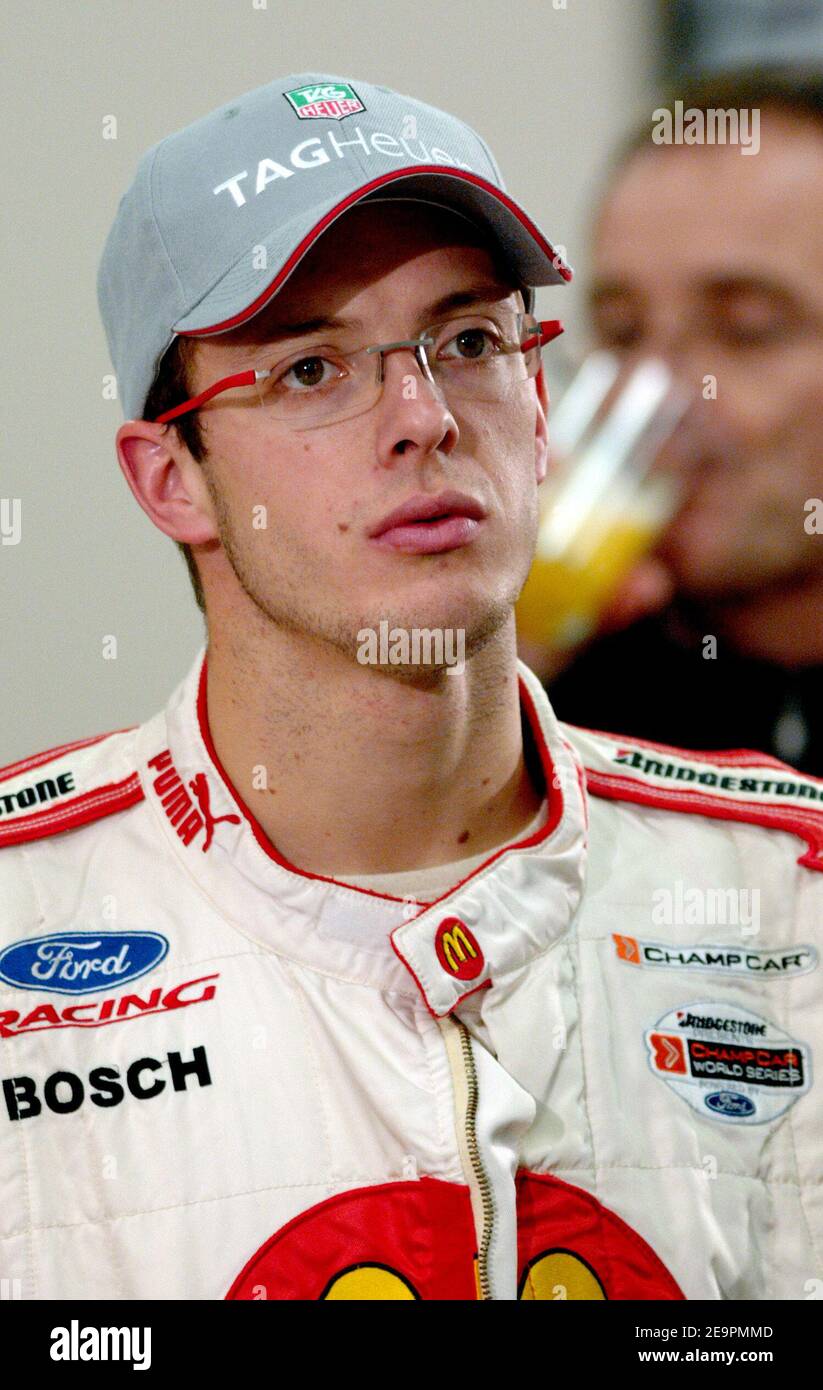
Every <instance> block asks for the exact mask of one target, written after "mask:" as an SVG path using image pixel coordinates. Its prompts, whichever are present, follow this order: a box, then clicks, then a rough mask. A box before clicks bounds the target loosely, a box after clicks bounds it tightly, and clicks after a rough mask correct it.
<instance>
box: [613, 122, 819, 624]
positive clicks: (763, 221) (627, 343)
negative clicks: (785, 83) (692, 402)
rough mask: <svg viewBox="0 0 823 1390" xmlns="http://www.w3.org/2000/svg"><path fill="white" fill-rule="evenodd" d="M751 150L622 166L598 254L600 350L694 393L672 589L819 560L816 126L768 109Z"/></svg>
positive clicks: (662, 154) (672, 533)
mask: <svg viewBox="0 0 823 1390" xmlns="http://www.w3.org/2000/svg"><path fill="white" fill-rule="evenodd" d="M761 132H762V133H761V142H762V143H761V150H760V153H759V154H757V155H747V156H743V155H742V154H741V152H740V150H739V149H738V148H736V147H732V146H727V147H722V146H677V147H662V146H661V147H659V148H657V149H653V150H650V151H648V152H645V151H644V152H643V153H641V154H639V155H637V156H636V157H634V158H632V159H631V160H630V162H629V163H628V165H627V167H626V168H625V169H624V170H623V171H622V172H621V173H620V174H619V175H618V177H617V180H616V183H615V185H614V187H613V188H612V189H611V191H610V193H609V195H608V197H607V199H606V202H605V204H604V206H603V209H602V212H601V215H600V217H599V220H598V224H597V229H596V240H595V247H594V286H593V315H594V325H595V332H596V337H597V340H598V343H599V344H601V345H604V346H608V347H613V348H616V349H618V350H620V351H621V352H623V353H625V354H633V355H638V356H639V355H643V354H649V353H652V354H661V355H663V356H665V357H667V358H668V359H669V360H670V361H674V362H676V363H677V364H679V366H680V367H681V369H682V372H683V375H684V377H685V379H687V380H688V381H689V383H690V384H691V385H692V386H694V387H695V388H696V389H697V391H698V393H699V395H700V393H702V390H703V378H704V377H706V376H708V375H712V376H715V377H716V378H717V399H716V400H714V401H712V400H703V399H702V396H701V397H700V398H699V400H698V405H697V408H696V413H695V417H694V424H695V430H694V435H693V440H692V442H690V443H689V445H688V460H687V462H688V476H689V489H688V494H687V500H686V504H685V506H684V507H683V509H682V511H681V512H680V513H679V515H678V516H677V518H676V519H675V522H674V523H673V525H672V526H671V528H670V530H669V533H668V535H667V536H666V537H665V539H664V542H663V544H662V546H661V553H662V554H663V555H664V557H665V558H667V559H668V561H669V563H670V564H671V566H672V568H673V570H674V572H675V575H676V579H677V583H678V587H679V589H680V590H681V592H685V593H690V594H692V595H695V596H705V597H709V596H713V595H718V596H719V595H723V594H730V593H734V592H735V591H744V592H745V591H747V590H749V589H751V588H757V587H759V586H760V585H762V584H768V583H771V582H774V581H779V580H780V579H782V578H788V577H790V576H794V575H800V574H802V573H803V572H805V571H806V570H808V569H811V568H813V567H814V566H820V565H821V564H823V550H821V547H820V544H819V540H817V538H816V537H815V536H809V535H807V534H806V532H805V531H804V527H803V522H804V521H805V519H806V516H807V514H806V513H805V512H804V510H803V504H804V502H805V501H806V500H807V499H808V498H810V497H814V496H818V497H819V496H820V495H821V490H823V125H818V124H817V123H814V122H811V121H806V120H800V119H798V118H795V117H793V116H789V115H784V114H781V113H778V112H773V111H764V113H763V121H762V127H761Z"/></svg>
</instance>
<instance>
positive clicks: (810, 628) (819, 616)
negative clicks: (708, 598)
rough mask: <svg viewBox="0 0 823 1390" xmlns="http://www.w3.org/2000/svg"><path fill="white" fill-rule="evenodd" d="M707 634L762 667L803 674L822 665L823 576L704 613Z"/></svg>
mask: <svg viewBox="0 0 823 1390" xmlns="http://www.w3.org/2000/svg"><path fill="white" fill-rule="evenodd" d="M703 618H704V620H705V622H706V623H709V624H711V623H713V624H714V626H707V627H706V632H707V633H708V632H714V633H716V634H717V635H718V636H722V637H724V638H725V639H726V641H728V642H729V643H731V645H732V646H733V647H734V648H735V649H736V650H737V651H739V652H741V653H745V654H746V655H747V656H750V657H752V658H754V659H755V660H759V661H766V662H770V663H773V664H774V665H776V666H785V667H787V668H788V669H800V668H802V667H808V666H818V665H820V664H821V663H823V574H821V573H820V572H817V573H814V574H811V575H808V576H806V577H804V578H803V579H800V580H794V581H792V582H791V583H787V584H782V585H772V586H770V587H769V588H767V589H761V590H759V591H758V592H756V593H752V594H751V595H745V596H739V597H736V598H734V599H730V600H729V601H728V602H723V603H719V604H707V605H706V606H705V608H704V609H703Z"/></svg>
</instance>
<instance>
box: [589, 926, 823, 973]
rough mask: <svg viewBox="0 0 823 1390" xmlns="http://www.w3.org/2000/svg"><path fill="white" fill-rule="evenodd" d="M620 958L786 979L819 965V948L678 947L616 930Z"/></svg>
mask: <svg viewBox="0 0 823 1390" xmlns="http://www.w3.org/2000/svg"><path fill="white" fill-rule="evenodd" d="M612 940H613V941H614V945H615V951H616V953H617V959H618V960H622V961H625V963H626V965H635V966H638V965H639V966H642V967H644V968H645V969H651V970H700V971H708V972H710V973H711V974H717V975H749V976H751V977H756V978H757V979H758V980H784V979H785V978H786V976H787V975H807V974H808V973H809V971H810V970H815V969H816V968H817V961H818V956H817V951H816V949H815V947H814V946H811V945H809V944H808V943H806V942H803V943H802V944H801V945H799V946H792V947H779V946H775V947H773V948H772V949H771V950H763V949H762V948H757V949H752V948H749V947H746V946H729V945H726V946H717V945H708V946H706V945H693V946H677V945H673V944H672V942H671V941H669V942H666V941H647V940H641V939H640V937H637V936H620V935H618V933H617V932H613V933H612Z"/></svg>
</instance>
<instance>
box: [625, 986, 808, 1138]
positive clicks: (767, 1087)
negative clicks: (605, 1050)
mask: <svg viewBox="0 0 823 1390" xmlns="http://www.w3.org/2000/svg"><path fill="white" fill-rule="evenodd" d="M646 1045H647V1047H648V1049H649V1065H650V1067H651V1069H652V1071H653V1072H654V1074H655V1076H659V1077H660V1078H661V1079H662V1080H663V1081H665V1082H667V1083H668V1085H669V1086H671V1088H672V1090H673V1091H675V1092H676V1093H677V1095H679V1096H680V1098H681V1099H682V1100H685V1101H686V1103H687V1104H688V1105H690V1106H691V1107H692V1109H693V1110H696V1111H697V1112H698V1114H700V1115H703V1116H704V1118H711V1119H714V1120H725V1121H728V1122H729V1123H731V1124H750V1125H756V1124H763V1123H764V1122H765V1121H767V1120H774V1119H775V1118H776V1117H777V1116H778V1115H782V1114H783V1112H784V1110H788V1108H789V1106H790V1105H793V1104H794V1102H795V1101H796V1100H797V1099H799V1097H800V1096H802V1095H805V1093H806V1091H808V1089H809V1087H810V1086H811V1050H810V1048H809V1047H808V1046H806V1044H805V1043H800V1042H797V1041H796V1039H794V1038H791V1037H789V1035H788V1033H784V1032H783V1030H782V1029H781V1028H777V1027H776V1026H775V1025H774V1024H773V1023H770V1022H769V1020H768V1019H765V1018H761V1017H760V1015H759V1014H753V1013H751V1012H750V1011H749V1010H748V1009H741V1008H739V1007H738V1006H737V1005H736V1004H719V1003H706V1002H701V1003H698V1004H684V1005H682V1007H680V1008H678V1009H671V1010H670V1011H669V1013H667V1014H664V1015H663V1017H662V1018H661V1019H659V1020H658V1022H657V1023H656V1025H655V1026H654V1028H650V1029H649V1031H648V1032H647V1033H646Z"/></svg>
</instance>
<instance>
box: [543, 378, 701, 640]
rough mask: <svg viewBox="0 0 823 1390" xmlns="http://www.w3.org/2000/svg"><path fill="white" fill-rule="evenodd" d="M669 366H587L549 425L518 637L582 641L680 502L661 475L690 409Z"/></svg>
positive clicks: (672, 482) (674, 485)
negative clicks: (548, 463) (548, 472)
mask: <svg viewBox="0 0 823 1390" xmlns="http://www.w3.org/2000/svg"><path fill="white" fill-rule="evenodd" d="M688 403H689V402H688V397H687V396H686V395H685V394H684V392H683V390H682V388H681V387H680V386H679V385H677V384H676V383H675V381H674V379H673V377H672V374H671V372H670V371H669V369H668V367H667V366H666V364H665V363H664V362H662V361H659V360H657V359H653V358H648V359H646V360H645V361H643V362H640V363H638V364H637V365H636V366H633V367H631V368H629V369H626V368H621V366H620V364H619V362H618V360H617V358H616V357H614V356H613V355H612V354H608V353H595V354H593V355H592V357H590V358H588V359H587V360H586V362H584V363H583V366H582V367H581V369H580V371H579V372H578V373H577V375H576V377H575V378H574V380H573V381H572V382H571V384H570V385H569V387H568V388H567V390H566V392H565V393H564V395H563V397H562V398H561V400H560V402H559V405H558V407H557V410H556V411H555V413H554V415H553V418H552V420H551V421H550V430H551V434H552V441H553V447H554V450H555V456H556V458H555V465H556V466H555V473H554V476H553V478H552V479H551V480H547V482H546V483H544V484H543V489H542V495H541V514H540V527H539V531H538V538H537V548H536V551H535V557H534V562H533V565H532V568H531V571H530V573H529V577H528V579H527V580H526V584H525V586H524V588H523V591H522V593H521V595H520V598H519V600H518V603H517V609H516V614H517V626H518V632H519V634H520V636H521V637H522V638H524V639H526V641H527V642H530V643H539V644H540V645H541V646H543V647H546V648H549V649H550V650H551V651H552V652H555V653H563V652H566V651H569V650H570V649H572V648H574V647H576V646H578V645H579V644H580V643H581V642H584V641H585V640H586V639H587V638H588V637H589V636H590V635H591V634H592V633H593V632H594V631H595V630H596V628H597V626H598V624H599V622H600V618H601V615H602V613H603V611H604V608H605V607H606V605H607V603H608V602H609V600H610V598H611V597H612V595H613V594H614V592H615V590H616V589H617V588H618V586H619V584H620V582H621V580H622V579H623V578H624V577H625V576H626V575H627V574H628V572H629V570H630V569H631V568H632V566H633V565H634V564H635V563H636V562H637V560H639V559H640V558H641V557H642V556H643V555H644V554H646V553H647V552H648V551H649V550H650V549H651V548H652V546H653V545H654V542H655V540H656V539H657V537H658V536H659V535H660V533H661V531H662V529H663V528H664V527H665V525H666V524H667V523H668V521H669V520H670V519H671V517H672V515H673V513H674V510H675V508H676V506H677V502H678V497H679V487H678V479H677V475H676V474H675V473H674V472H673V471H671V470H665V469H658V470H655V468H654V465H655V462H656V460H657V458H658V456H659V454H660V451H661V448H662V446H663V445H664V444H665V443H666V441H667V440H668V439H669V438H670V436H671V434H672V432H673V431H674V429H675V427H676V425H677V424H678V423H679V421H680V419H681V418H682V416H683V414H684V413H685V411H686V409H687V407H688Z"/></svg>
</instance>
